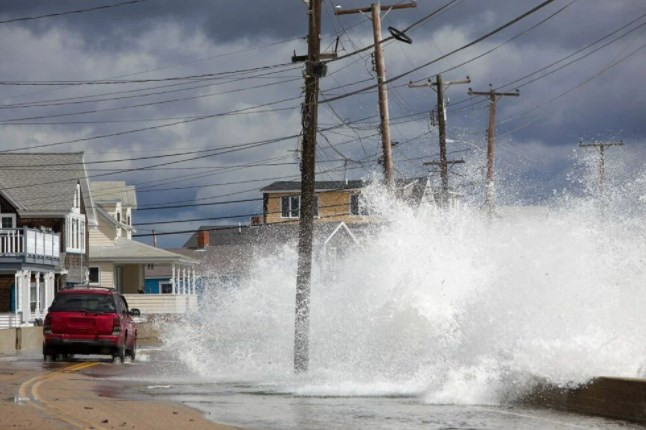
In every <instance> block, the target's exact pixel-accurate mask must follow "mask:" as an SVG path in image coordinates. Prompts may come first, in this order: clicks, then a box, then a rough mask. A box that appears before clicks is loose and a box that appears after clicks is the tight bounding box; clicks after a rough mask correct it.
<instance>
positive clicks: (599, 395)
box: [521, 377, 646, 424]
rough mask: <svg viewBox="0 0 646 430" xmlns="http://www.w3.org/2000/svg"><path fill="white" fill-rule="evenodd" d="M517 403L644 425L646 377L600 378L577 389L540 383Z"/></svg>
mask: <svg viewBox="0 0 646 430" xmlns="http://www.w3.org/2000/svg"><path fill="white" fill-rule="evenodd" d="M521 403H522V404H525V405H528V406H535V407H547V408H551V409H556V410H560V411H568V412H577V413H580V414H586V415H595V416H601V417H606V418H615V419H621V420H626V421H632V422H636V423H640V424H646V380H644V379H630V378H608V377H600V378H595V379H592V380H591V381H589V382H588V383H587V384H585V385H582V386H580V387H577V388H560V387H556V386H553V385H550V384H540V385H539V386H538V387H537V388H536V389H534V390H533V392H532V393H531V394H530V395H528V396H526V397H525V398H523V399H522V401H521Z"/></svg>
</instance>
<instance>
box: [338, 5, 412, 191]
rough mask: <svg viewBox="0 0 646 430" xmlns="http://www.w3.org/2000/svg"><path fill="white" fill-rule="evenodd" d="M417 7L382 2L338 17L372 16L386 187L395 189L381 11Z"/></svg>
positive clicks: (340, 10)
mask: <svg viewBox="0 0 646 430" xmlns="http://www.w3.org/2000/svg"><path fill="white" fill-rule="evenodd" d="M413 7H417V3H415V2H412V3H406V4H396V5H390V6H381V2H377V3H373V4H372V5H371V6H370V7H364V8H359V9H347V10H343V9H337V10H336V11H335V12H334V13H335V14H336V15H351V14H356V13H360V14H366V13H368V12H370V13H371V15H372V33H373V39H374V43H375V68H376V69H377V83H378V86H379V117H380V119H381V145H382V147H383V153H384V155H383V159H384V176H385V180H386V185H387V186H388V188H390V189H394V183H395V177H394V175H393V157H392V143H391V139H390V113H389V111H388V88H387V86H386V63H385V61H384V50H383V46H382V45H383V44H382V35H381V11H382V9H386V10H388V11H391V10H395V9H409V8H413Z"/></svg>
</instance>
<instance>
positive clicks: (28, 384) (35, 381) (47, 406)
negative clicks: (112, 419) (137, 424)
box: [18, 362, 107, 430]
mask: <svg viewBox="0 0 646 430" xmlns="http://www.w3.org/2000/svg"><path fill="white" fill-rule="evenodd" d="M98 364H100V363H98V362H85V363H77V364H73V365H70V366H66V367H64V368H62V369H56V370H54V371H50V372H48V373H44V374H41V375H38V376H35V377H33V378H31V379H29V380H28V381H25V382H24V383H23V384H22V385H21V386H20V389H19V390H18V393H19V395H20V396H21V397H28V394H30V395H29V397H30V398H31V399H33V401H32V402H31V403H30V404H31V405H32V406H34V407H35V408H37V409H39V410H41V411H43V412H44V413H46V414H47V415H49V416H51V417H54V418H58V419H60V420H62V421H64V422H66V423H68V424H72V425H73V426H75V427H78V428H86V427H88V426H89V427H93V428H95V429H97V430H107V429H106V428H105V427H101V426H99V425H97V424H95V423H92V422H90V421H87V420H86V419H84V418H81V417H79V416H77V415H74V414H71V413H69V412H67V411H61V410H60V409H59V408H57V407H56V406H54V405H53V404H51V403H50V402H48V401H47V400H45V399H44V398H43V397H42V396H41V395H40V393H39V392H38V390H39V388H40V387H41V385H42V384H43V383H45V382H47V381H50V380H53V379H54V378H55V377H57V376H61V375H62V374H64V373H72V372H76V371H79V370H83V369H87V368H90V367H93V366H96V365H98ZM39 403H40V404H39Z"/></svg>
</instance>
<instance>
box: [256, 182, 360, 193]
mask: <svg viewBox="0 0 646 430" xmlns="http://www.w3.org/2000/svg"><path fill="white" fill-rule="evenodd" d="M366 185H368V183H367V182H364V181H362V180H353V181H316V183H315V189H316V190H358V189H360V188H363V187H365V186H366ZM300 189H301V182H300V181H278V182H274V183H273V184H269V185H267V186H266V187H264V188H261V190H260V191H300Z"/></svg>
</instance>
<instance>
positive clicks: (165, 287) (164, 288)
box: [159, 282, 173, 294]
mask: <svg viewBox="0 0 646 430" xmlns="http://www.w3.org/2000/svg"><path fill="white" fill-rule="evenodd" d="M159 290H160V291H159V292H160V293H161V294H173V284H171V283H170V282H160V283H159Z"/></svg>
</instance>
